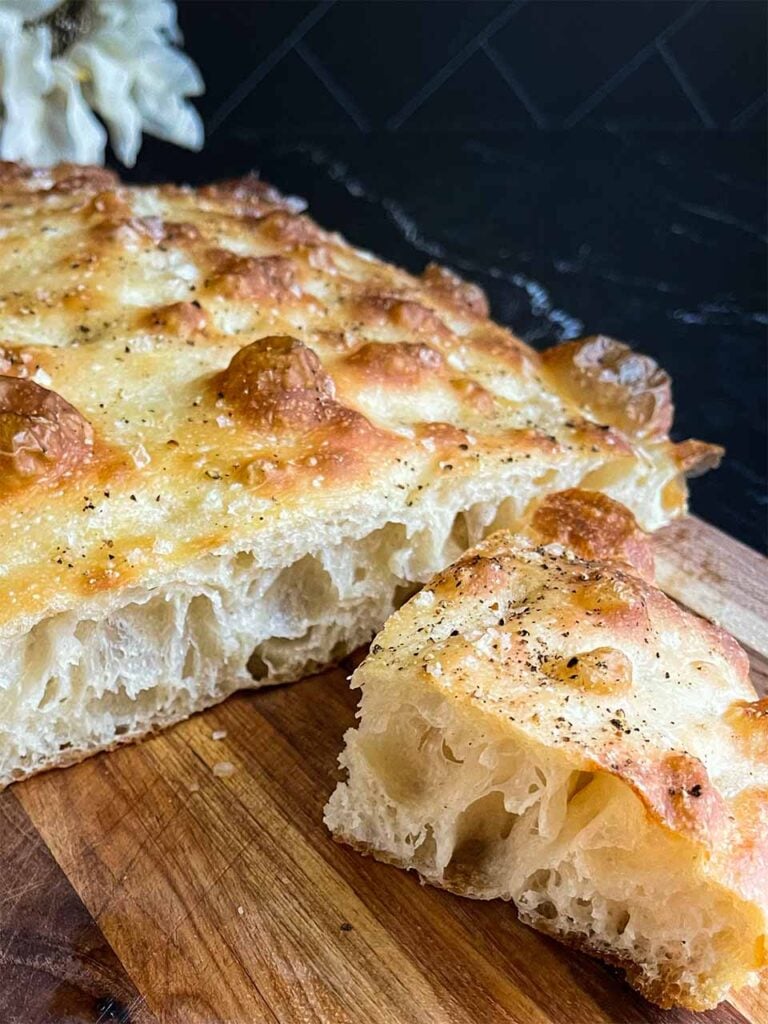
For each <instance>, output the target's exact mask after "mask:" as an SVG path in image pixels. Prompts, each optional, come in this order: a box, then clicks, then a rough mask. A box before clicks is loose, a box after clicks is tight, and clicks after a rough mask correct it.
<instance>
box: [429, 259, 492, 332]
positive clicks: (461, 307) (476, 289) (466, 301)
mask: <svg viewBox="0 0 768 1024" xmlns="http://www.w3.org/2000/svg"><path fill="white" fill-rule="evenodd" d="M421 279H422V281H423V282H424V284H425V285H426V286H427V288H428V289H429V291H432V292H435V293H436V294H437V295H438V296H439V297H440V298H442V299H444V300H445V301H447V302H448V303H449V304H450V305H451V306H453V307H454V309H456V310H457V312H459V313H464V314H466V313H470V314H472V316H479V317H482V318H483V319H485V318H487V317H488V316H490V308H489V306H488V298H487V296H486V294H485V292H484V291H483V289H482V288H481V287H480V286H479V285H476V284H471V283H470V282H469V281H464V280H463V279H462V278H461V277H459V275H458V274H456V273H455V272H454V271H453V270H450V269H449V268H448V267H441V266H440V264H439V263H429V264H427V267H426V269H425V270H424V272H423V273H422V275H421Z"/></svg>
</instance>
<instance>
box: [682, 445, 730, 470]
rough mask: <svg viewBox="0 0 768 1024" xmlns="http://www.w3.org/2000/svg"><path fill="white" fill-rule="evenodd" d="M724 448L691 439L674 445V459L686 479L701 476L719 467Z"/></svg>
mask: <svg viewBox="0 0 768 1024" xmlns="http://www.w3.org/2000/svg"><path fill="white" fill-rule="evenodd" d="M724 455H725V448H722V447H721V446H720V445H719V444H707V442H706V441H696V440H695V439H694V438H691V439H690V440H688V441H681V442H680V444H676V445H675V459H676V461H677V464H678V466H679V467H680V471H681V472H682V473H684V474H685V475H686V476H687V477H694V476H701V475H702V474H703V473H708V472H709V470H710V469H717V467H718V466H719V465H720V463H721V461H722V459H723V456H724Z"/></svg>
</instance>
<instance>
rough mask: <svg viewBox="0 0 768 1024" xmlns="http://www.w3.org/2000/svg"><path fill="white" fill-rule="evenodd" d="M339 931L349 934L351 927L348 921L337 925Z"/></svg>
mask: <svg viewBox="0 0 768 1024" xmlns="http://www.w3.org/2000/svg"><path fill="white" fill-rule="evenodd" d="M339 931H342V932H351V931H352V925H351V924H350V923H349V921H342V922H341V924H340V925H339Z"/></svg>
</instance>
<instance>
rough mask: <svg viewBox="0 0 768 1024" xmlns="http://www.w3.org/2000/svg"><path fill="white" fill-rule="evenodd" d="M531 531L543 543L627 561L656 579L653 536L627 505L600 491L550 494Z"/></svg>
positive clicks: (585, 555) (587, 555)
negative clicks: (641, 524) (641, 525)
mask: <svg viewBox="0 0 768 1024" xmlns="http://www.w3.org/2000/svg"><path fill="white" fill-rule="evenodd" d="M531 533H532V536H533V537H534V538H535V539H536V540H537V541H540V542H541V543H542V544H553V543H559V544H563V545H564V546H565V547H566V548H568V549H569V550H570V551H573V552H574V553H575V554H577V555H578V556H579V557H580V558H586V559H590V560H602V561H606V560H615V561H624V562H627V563H628V564H629V565H632V566H634V568H635V569H636V570H637V572H638V573H639V574H640V576H642V577H643V578H644V579H647V580H649V581H651V582H653V580H654V575H655V570H654V564H653V548H652V546H651V542H650V538H649V537H648V535H647V534H646V533H644V532H643V531H642V530H641V529H640V527H639V526H638V525H637V521H636V520H635V517H634V516H633V515H632V513H631V512H630V511H629V509H628V508H627V507H626V506H625V505H622V504H621V502H618V501H614V500H613V498H609V497H608V496H607V495H605V494H601V493H600V492H599V491H583V490H579V489H578V488H571V489H570V490H567V491H559V492H558V493H557V494H552V495H550V496H549V497H548V498H546V499H545V500H544V501H543V502H542V503H541V505H539V506H538V508H536V509H535V511H534V513H533V518H532V520H531Z"/></svg>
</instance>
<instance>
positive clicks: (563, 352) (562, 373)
mask: <svg viewBox="0 0 768 1024" xmlns="http://www.w3.org/2000/svg"><path fill="white" fill-rule="evenodd" d="M541 358H542V360H543V363H544V366H545V367H546V369H547V371H548V373H549V374H550V375H551V376H552V377H553V378H554V379H555V381H556V382H557V384H558V386H559V387H560V388H562V389H563V391H564V392H565V393H566V394H568V395H569V396H570V397H571V398H572V399H573V401H575V402H576V403H577V404H578V405H580V406H582V407H586V408H588V409H589V410H590V411H591V413H592V414H593V415H594V416H595V417H596V418H597V419H598V420H599V421H600V422H602V423H608V424H610V425H611V426H614V427H618V428H619V429H621V430H622V431H624V432H625V433H626V434H628V435H629V436H631V437H643V438H659V437H664V436H666V435H667V434H668V433H669V430H670V427H671V425H672V412H673V407H672V387H671V383H670V379H669V376H668V375H667V374H666V373H665V372H664V371H663V370H662V369H660V368H659V367H658V366H657V365H656V363H655V362H654V361H653V359H651V358H650V357H649V356H644V355H640V354H639V353H637V352H633V351H632V349H631V348H629V346H628V345H625V344H623V342H620V341H616V340H615V339H614V338H608V337H606V336H605V335H604V334H597V335H594V336H592V337H589V338H579V339H578V340H576V341H567V342H564V343H563V344H561V345H555V346H554V347H553V348H549V349H546V351H544V352H542V354H541Z"/></svg>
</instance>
